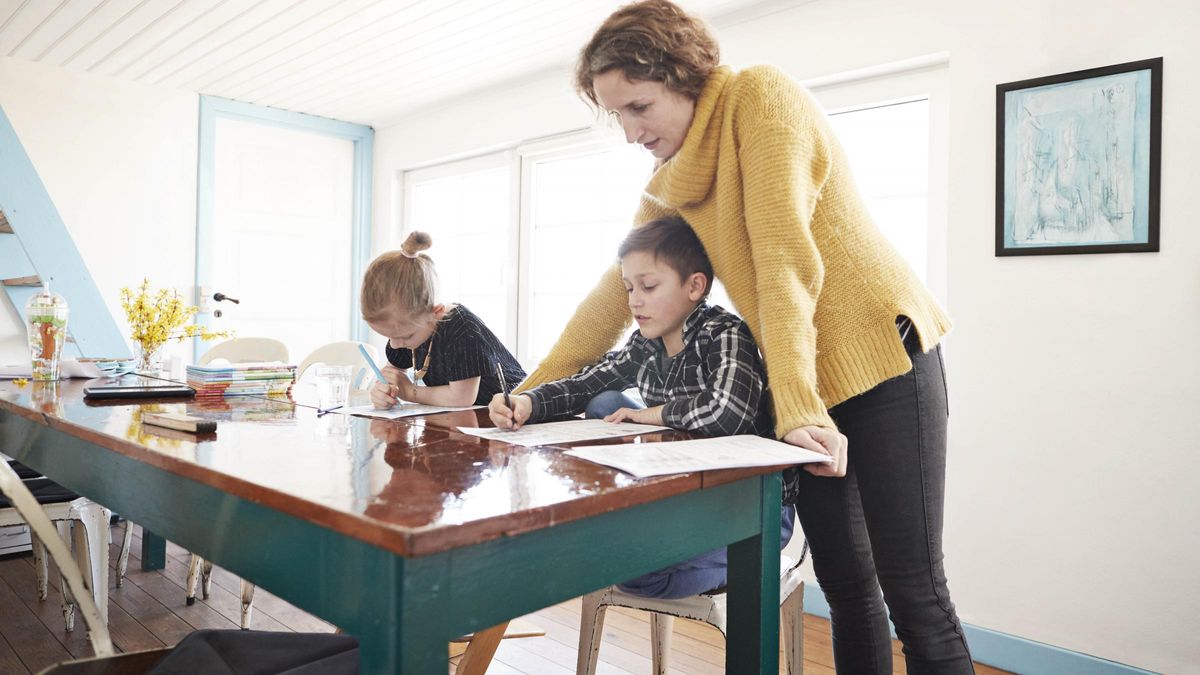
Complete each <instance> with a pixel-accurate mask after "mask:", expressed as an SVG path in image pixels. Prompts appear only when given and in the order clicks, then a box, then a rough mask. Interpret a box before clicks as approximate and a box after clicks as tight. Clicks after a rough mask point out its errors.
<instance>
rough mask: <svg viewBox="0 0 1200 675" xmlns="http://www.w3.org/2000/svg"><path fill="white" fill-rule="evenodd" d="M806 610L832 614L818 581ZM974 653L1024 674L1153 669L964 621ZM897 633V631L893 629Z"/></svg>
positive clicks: (1091, 674) (1098, 674)
mask: <svg viewBox="0 0 1200 675" xmlns="http://www.w3.org/2000/svg"><path fill="white" fill-rule="evenodd" d="M804 611H805V613H807V614H812V615H814V616H819V617H822V618H825V619H828V618H829V604H828V603H826V602H825V594H824V593H822V592H821V587H820V586H817V585H816V584H808V583H806V584H805V585H804ZM963 630H964V631H965V632H966V634H967V642H968V643H969V644H970V645H971V657H972V658H974V659H975V661H976V662H978V663H984V664H987V665H989V666H993V667H995V668H1002V669H1004V670H1008V671H1012V672H1014V673H1021V674H1022V675H1132V674H1133V673H1138V674H1143V673H1152V671H1149V670H1142V669H1141V668H1134V667H1133V666H1127V665H1124V664H1122V663H1117V662H1115V661H1106V660H1104V659H1100V658H1096V657H1095V656H1089V655H1087V654H1081V653H1079V652H1073V651H1070V650H1067V649H1063V648H1061V647H1055V646H1054V645H1048V644H1044V643H1041V642H1034V641H1033V640H1027V639H1025V638H1022V637H1017V636H1015V635H1008V634H1006V633H1000V632H998V631H994V630H991V629H988V628H980V627H978V626H972V625H970V624H963ZM892 636H893V637H894V636H895V631H893V632H892Z"/></svg>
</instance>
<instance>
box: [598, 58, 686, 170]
mask: <svg viewBox="0 0 1200 675" xmlns="http://www.w3.org/2000/svg"><path fill="white" fill-rule="evenodd" d="M592 86H593V88H594V89H595V90H596V98H597V99H599V101H600V105H601V106H602V107H603V108H604V109H605V110H607V111H608V112H609V113H611V114H615V115H616V116H617V119H619V120H621V128H622V129H624V130H625V141H626V142H628V143H641V144H642V146H643V147H645V148H646V149H647V150H649V151H650V154H652V155H654V156H655V157H657V158H658V159H670V158H671V157H673V156H674V155H675V153H677V152H679V148H680V146H682V145H683V139H684V138H685V137H686V136H687V131H688V127H690V126H691V125H692V115H693V114H694V113H695V112H696V102H695V101H693V100H692V99H690V98H688V97H687V96H684V95H683V94H680V93H678V92H675V91H672V90H670V89H668V88H667V86H666V85H665V84H663V83H662V82H646V81H641V80H638V81H631V80H629V79H628V78H626V77H625V73H624V72H623V71H622V70H620V69H619V68H614V69H613V70H610V71H608V72H605V73H602V74H600V75H597V76H596V77H595V79H593V80H592Z"/></svg>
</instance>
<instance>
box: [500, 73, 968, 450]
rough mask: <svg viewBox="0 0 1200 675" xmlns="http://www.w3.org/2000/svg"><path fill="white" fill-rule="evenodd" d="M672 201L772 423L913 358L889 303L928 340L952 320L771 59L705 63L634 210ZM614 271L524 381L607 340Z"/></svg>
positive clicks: (552, 372) (663, 210)
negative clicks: (746, 353)
mask: <svg viewBox="0 0 1200 675" xmlns="http://www.w3.org/2000/svg"><path fill="white" fill-rule="evenodd" d="M673 212H677V213H679V214H680V215H682V216H683V217H684V218H685V219H686V220H687V221H688V222H689V223H690V224H691V226H692V228H693V229H694V230H695V231H696V234H697V235H698V236H699V238H700V240H701V241H702V242H703V243H704V246H705V248H706V249H707V250H708V255H709V258H710V259H711V260H712V264H713V271H714V273H715V274H716V276H717V278H718V279H719V280H720V281H721V282H722V283H723V284H724V285H725V288H726V290H727V291H728V293H729V297H730V299H732V300H733V303H734V305H735V306H736V308H737V310H738V312H739V313H740V314H741V315H742V316H743V317H744V318H745V320H746V322H747V323H748V324H749V326H750V330H751V332H752V333H753V334H754V337H755V339H756V340H757V341H758V345H759V349H760V350H761V351H762V354H763V359H764V361H765V362H766V366H767V375H768V378H769V381H770V393H771V399H772V402H773V405H774V413H775V430H776V433H777V434H778V435H779V436H780V437H782V436H783V435H784V434H785V433H787V432H788V431H790V430H792V429H795V428H797V427H801V426H806V425H816V426H824V427H834V426H835V425H834V423H833V420H832V418H830V416H829V413H828V410H827V409H828V408H829V407H832V406H834V405H837V404H838V403H840V402H842V401H844V400H846V399H848V398H850V397H851V396H854V395H856V394H860V393H862V392H864V391H867V390H868V389H871V388H872V387H874V386H875V385H877V384H879V383H880V382H883V381H884V380H886V379H889V378H891V377H895V376H897V375H901V374H904V373H906V372H908V371H909V370H910V369H911V368H912V362H911V361H910V360H909V358H908V355H907V353H906V352H905V350H904V345H903V344H902V343H901V341H900V337H899V334H898V333H897V330H896V324H895V321H896V317H897V316H900V315H904V316H908V317H910V318H911V319H912V322H913V325H914V326H915V327H916V330H917V331H918V333H919V334H920V338H921V346H922V349H924V350H926V351H928V350H929V349H932V348H933V346H934V345H936V344H937V343H938V341H939V340H940V339H941V338H942V336H943V335H945V333H946V331H947V330H949V328H950V321H949V319H948V318H947V317H946V315H945V314H944V313H943V312H942V310H941V308H939V307H938V305H937V303H936V301H935V300H934V299H933V297H932V296H931V295H930V294H929V292H928V291H927V290H926V289H925V287H924V286H923V285H922V284H921V283H920V281H919V280H917V278H916V277H915V276H914V275H913V273H912V271H911V270H910V269H909V267H908V265H907V264H906V263H905V262H904V260H903V259H902V258H901V257H900V256H899V254H898V253H896V251H895V250H894V249H893V248H892V246H891V245H890V244H889V243H888V242H887V240H886V239H885V238H884V236H883V235H882V234H881V233H880V232H879V230H878V229H877V228H876V227H875V224H874V223H873V222H872V221H871V217H870V215H868V213H867V210H866V207H865V206H864V204H863V202H862V199H861V197H859V194H858V191H857V189H856V188H855V185H854V179H853V177H852V176H851V173H850V167H849V166H848V164H847V160H846V156H845V154H844V153H843V151H842V148H841V146H840V145H839V144H838V143H837V140H836V139H835V138H834V136H833V133H832V131H831V130H830V129H829V126H828V123H827V122H826V120H825V116H824V114H823V113H822V111H821V109H820V107H819V106H818V104H817V103H816V102H815V101H814V100H813V99H812V97H811V96H810V95H809V94H808V93H807V92H806V91H805V90H804V89H802V88H801V87H800V86H798V85H797V84H796V83H795V82H794V81H793V80H791V79H790V78H789V77H787V76H786V75H784V74H783V73H782V72H780V71H779V70H777V69H775V68H772V67H769V66H756V67H753V68H749V69H746V70H743V71H741V72H738V73H734V72H733V71H732V70H730V69H729V68H726V67H722V68H720V69H718V70H717V71H716V72H714V73H713V75H712V76H711V78H710V79H709V81H708V83H707V84H706V85H705V87H704V91H703V92H701V94H700V97H699V99H698V100H697V101H696V111H695V116H694V117H693V119H692V124H691V127H689V129H688V133H687V136H686V138H685V139H684V142H683V145H682V146H681V147H680V149H679V151H678V152H677V153H676V154H675V156H674V157H672V158H671V159H669V160H667V161H666V162H664V163H662V164H661V165H660V166H659V167H658V168H657V170H656V171H655V173H654V175H653V177H651V179H650V182H649V184H648V185H647V186H646V190H645V194H644V195H643V197H642V202H641V205H640V207H639V208H638V211H637V214H636V215H635V217H634V224H635V225H640V224H642V223H645V222H647V221H649V220H651V219H653V218H656V217H658V216H661V215H665V214H668V213H673ZM620 277H621V274H620V268H619V267H617V266H614V267H613V268H612V269H610V270H609V271H608V272H607V273H606V274H605V276H604V277H603V278H602V279H601V281H600V284H599V285H598V286H597V287H596V288H595V289H594V290H593V291H592V292H591V293H590V294H589V295H588V297H587V299H586V300H584V301H583V303H581V304H580V305H579V308H578V309H576V311H575V315H574V316H573V317H572V319H571V321H570V322H569V323H568V324H567V327H566V329H565V331H564V332H563V334H562V336H561V337H560V338H559V339H558V342H557V343H556V344H555V346H554V348H553V349H552V350H551V352H550V354H549V355H547V356H546V358H545V360H543V361H542V363H541V364H540V366H539V367H538V368H537V370H535V371H534V372H533V373H532V374H531V375H530V376H529V378H528V379H526V380H525V382H524V383H523V384H522V388H529V387H532V386H536V385H538V384H541V383H543V382H548V381H552V380H556V379H559V378H562V377H566V376H568V375H571V374H574V373H576V372H578V371H579V369H580V368H582V367H583V366H585V365H587V364H589V363H593V362H595V361H596V360H597V359H598V358H599V357H600V356H601V355H602V354H603V353H604V352H605V351H607V350H609V349H611V348H612V346H613V344H614V343H615V342H616V341H617V340H618V339H619V338H620V336H621V334H622V333H623V331H624V330H625V327H626V326H627V325H628V322H629V320H630V314H629V309H628V307H627V305H626V298H625V287H624V285H623V284H622V283H621V278H620Z"/></svg>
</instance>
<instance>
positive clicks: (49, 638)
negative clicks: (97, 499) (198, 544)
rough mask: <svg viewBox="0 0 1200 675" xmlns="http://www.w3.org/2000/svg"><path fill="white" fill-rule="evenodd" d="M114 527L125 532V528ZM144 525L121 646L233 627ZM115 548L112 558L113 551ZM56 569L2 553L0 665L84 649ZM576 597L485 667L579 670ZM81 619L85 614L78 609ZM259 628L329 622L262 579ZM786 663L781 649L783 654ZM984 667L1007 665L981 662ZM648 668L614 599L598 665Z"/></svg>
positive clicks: (676, 665)
mask: <svg viewBox="0 0 1200 675" xmlns="http://www.w3.org/2000/svg"><path fill="white" fill-rule="evenodd" d="M122 527H123V526H117V527H114V528H113V539H114V541H115V542H119V541H120V536H121V534H122V531H121V528H122ZM138 535H140V533H139V532H138V531H137V530H136V528H135V537H134V547H133V549H134V553H133V555H131V557H130V560H129V575H128V576H127V577H126V580H125V584H124V585H123V586H122V587H121V588H116V587H115V586H113V585H112V583H113V582H112V581H110V587H111V590H110V594H109V598H110V601H109V628H110V630H111V632H112V637H113V643H114V644H115V645H116V647H117V649H119V650H122V651H128V650H139V649H151V648H154V647H160V646H164V645H173V644H175V643H176V642H178V641H179V640H180V639H181V638H182V637H183V636H184V635H186V634H187V633H189V632H190V631H192V630H195V629H198V628H231V629H232V628H237V626H238V617H239V615H240V611H241V607H240V601H239V599H238V579H237V578H236V577H235V576H233V575H232V574H230V573H228V572H226V571H224V570H222V569H219V568H218V569H216V570H215V571H214V574H213V585H212V596H211V597H210V598H209V599H208V600H207V601H202V600H199V599H198V600H197V602H196V604H195V605H193V606H191V607H188V606H187V605H186V604H184V583H185V580H186V578H187V560H188V554H187V552H186V551H184V550H183V549H181V548H179V547H178V546H175V545H173V544H168V546H167V566H166V569H164V570H159V571H155V572H143V571H141V561H140V560H138V558H137V553H138V551H140V548H141V547H140V539H139V537H138ZM117 552H118V550H117V545H116V544H114V546H113V548H112V560H113V561H114V562H115V561H116V557H117ZM56 576H57V575H55V574H52V575H51V577H52V579H51V585H52V586H53V587H54V588H52V589H51V591H50V593H51V595H50V598H49V599H47V600H46V601H44V602H39V601H38V598H37V586H36V582H35V577H34V569H33V558H32V556H30V555H29V554H19V555H10V556H5V557H0V673H3V674H4V675H9V674H13V675H17V674H24V673H36V672H38V671H39V670H41V669H42V668H44V667H46V666H47V665H50V664H52V663H55V662H58V661H62V660H66V659H70V658H78V657H83V656H87V655H89V654H90V652H91V649H90V647H89V646H88V643H87V638H86V634H85V631H83V630H82V629H81V628H82V626H80V627H79V628H78V629H77V630H75V631H73V632H70V633H67V632H65V631H64V630H63V620H62V612H61V610H60V605H59V595H58V590H57V586H58V580H57V578H54V577H56ZM579 606H580V604H579V601H578V600H572V601H569V602H565V603H563V604H561V605H557V606H555V607H550V608H548V609H544V610H542V611H540V612H536V613H534V614H530V615H529V616H526V617H524V621H525V622H526V623H528V624H532V625H535V626H538V627H539V628H541V629H543V630H545V631H546V635H545V636H544V637H536V638H524V639H513V640H505V641H504V642H503V643H501V645H500V649H499V650H498V651H497V653H496V658H495V660H494V661H493V662H492V666H491V668H489V669H488V673H489V674H495V675H514V674H518V673H529V674H537V675H555V674H562V675H569V674H571V673H574V672H575V653H576V649H577V645H578V639H579ZM77 621H79V622H80V623H82V619H77ZM252 627H253V628H255V629H258V630H281V631H286V630H291V631H312V632H332V630H333V627H332V626H330V625H329V624H327V623H325V622H323V621H321V620H319V619H317V618H315V617H313V616H311V615H309V614H306V613H305V612H303V611H301V610H299V609H297V608H295V607H293V606H291V605H289V604H288V603H286V602H284V601H282V600H280V599H279V598H276V597H275V596H273V595H271V594H270V593H267V592H265V591H263V590H262V589H259V590H258V591H257V593H256V595H255V598H254V616H253V625H252ZM804 632H805V643H804V659H805V660H804V672H805V673H814V674H817V675H826V674H832V673H833V672H834V671H833V653H832V647H831V643H830V638H829V622H828V621H826V620H824V619H821V618H818V617H814V616H808V615H806V616H805V617H804ZM893 653H894V654H895V658H894V664H895V665H894V668H895V670H894V672H895V673H903V672H904V660H903V658H902V657H901V656H900V646H899V643H898V642H893ZM724 659H725V649H724V641H723V640H722V639H721V636H720V633H718V632H717V631H716V630H714V629H712V628H711V627H709V626H706V625H703V624H698V623H694V622H691V621H683V620H677V621H676V622H675V633H674V638H673V643H672V650H671V665H672V668H671V670H672V672H675V673H687V674H688V675H706V674H709V673H713V674H716V673H722V672H724V669H723V664H724ZM781 663H782V659H781ZM976 668H977V671H976V672H977V673H979V674H980V675H994V674H996V673H1003V672H1004V671H1000V670H996V669H994V668H989V667H987V666H981V665H979V666H976ZM451 672H452V670H451ZM649 672H650V624H649V621H648V619H647V616H646V615H645V614H644V613H642V612H635V611H632V610H625V609H610V610H609V612H608V616H607V619H606V621H605V627H604V642H603V646H602V647H601V649H600V667H599V673H600V675H606V674H609V675H623V674H625V673H649Z"/></svg>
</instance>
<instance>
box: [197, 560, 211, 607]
mask: <svg viewBox="0 0 1200 675" xmlns="http://www.w3.org/2000/svg"><path fill="white" fill-rule="evenodd" d="M212 568H213V564H212V561H211V560H205V561H204V564H203V565H201V566H200V590H201V591H203V592H204V599H205V600H207V599H208V595H209V593H210V592H212Z"/></svg>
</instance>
